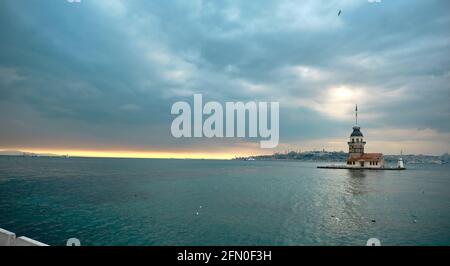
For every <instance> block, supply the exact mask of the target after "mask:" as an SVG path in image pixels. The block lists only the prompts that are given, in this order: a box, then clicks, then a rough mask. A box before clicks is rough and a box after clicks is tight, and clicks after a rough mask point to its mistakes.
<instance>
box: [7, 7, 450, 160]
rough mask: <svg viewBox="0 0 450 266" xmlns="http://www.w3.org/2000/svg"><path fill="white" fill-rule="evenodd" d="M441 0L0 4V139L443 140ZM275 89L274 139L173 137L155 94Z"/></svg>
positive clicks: (445, 53) (196, 149) (256, 96)
mask: <svg viewBox="0 0 450 266" xmlns="http://www.w3.org/2000/svg"><path fill="white" fill-rule="evenodd" d="M339 10H341V14H340V16H338V11H339ZM449 10H450V2H449V1H447V0H427V1H422V0H395V1H393V0H382V1H379V2H373V1H372V2H371V1H368V0H340V1H338V0H331V1H329V0H328V1H317V0H304V1H290V0H276V1H275V0H274V1H266V0H258V1H256V0H248V1H201V0H189V1H185V0H180V1H174V0H171V1H144V0H127V1H122V0H95V1H94V0H81V2H79V3H71V2H69V1H67V0H51V1H50V0H45V1H41V0H39V1H38V0H26V1H25V0H2V1H0V32H1V37H0V38H1V41H0V128H1V130H0V150H24V151H31V152H51V153H58V154H66V153H67V154H69V155H79V156H111V157H156V158H233V157H234V156H244V155H257V154H271V153H273V152H284V151H286V150H301V151H306V150H322V149H326V150H334V151H341V150H343V151H347V149H348V148H347V144H346V141H347V140H348V137H349V135H350V133H351V131H352V126H353V125H354V123H355V122H354V108H355V104H358V109H359V114H358V118H359V125H360V126H361V130H362V132H363V133H364V136H365V138H366V141H367V145H366V151H368V152H382V153H385V154H398V153H400V150H403V151H404V153H408V154H435V155H439V154H442V153H446V152H449V151H450V107H449V102H450V85H449V84H450V12H449ZM194 93H201V94H202V95H203V98H204V101H218V102H221V103H225V102H226V101H243V102H247V101H266V102H273V101H277V102H279V104H280V144H279V145H278V147H277V148H274V149H261V148H260V147H259V141H258V140H256V139H249V138H227V139H221V138H211V139H209V138H174V137H173V136H172V135H171V133H170V126H171V123H172V121H173V119H174V118H175V117H174V116H173V115H171V112H170V111H171V106H172V104H174V103H175V102H177V101H187V102H192V100H193V94H194Z"/></svg>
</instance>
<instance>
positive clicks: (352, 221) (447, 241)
mask: <svg viewBox="0 0 450 266" xmlns="http://www.w3.org/2000/svg"><path fill="white" fill-rule="evenodd" d="M315 167H316V164H314V163H304V162H282V161H273V162H261V161H253V162H245V161H214V160H211V161H210V160H150V159H87V158H69V159H63V158H21V157H0V228H5V229H7V230H10V231H13V232H15V233H16V234H17V235H19V236H20V235H25V236H28V237H31V238H34V239H37V240H39V241H42V242H45V243H48V244H50V245H65V243H66V240H67V239H68V238H71V237H76V238H78V239H80V241H81V244H82V245H365V243H366V241H367V239H369V238H372V237H376V238H379V239H380V240H381V241H382V244H383V245H450V167H449V166H448V165H420V166H419V165H416V166H411V165H409V166H408V167H409V170H407V171H348V170H327V169H316V168H315ZM197 212H198V214H197ZM372 220H375V221H376V222H373V221H372Z"/></svg>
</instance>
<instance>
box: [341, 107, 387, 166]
mask: <svg viewBox="0 0 450 266" xmlns="http://www.w3.org/2000/svg"><path fill="white" fill-rule="evenodd" d="M355 114H356V125H355V126H354V127H353V132H352V134H351V135H350V141H349V142H348V158H347V166H349V167H355V168H383V167H384V157H383V154H382V153H365V152H364V145H366V142H365V141H364V135H363V134H362V132H361V128H360V127H359V126H358V106H356V109H355Z"/></svg>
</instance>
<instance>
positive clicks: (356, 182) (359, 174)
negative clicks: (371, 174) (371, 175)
mask: <svg viewBox="0 0 450 266" xmlns="http://www.w3.org/2000/svg"><path fill="white" fill-rule="evenodd" d="M366 177H367V171H366V170H347V179H346V185H345V191H346V192H348V193H351V194H353V195H361V194H366V193H368V192H369V187H368V182H367V178H366Z"/></svg>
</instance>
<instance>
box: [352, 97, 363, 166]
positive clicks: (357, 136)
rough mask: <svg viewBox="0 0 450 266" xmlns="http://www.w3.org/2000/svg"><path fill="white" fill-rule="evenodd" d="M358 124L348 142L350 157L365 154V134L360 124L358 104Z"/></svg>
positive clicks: (356, 115) (356, 110)
mask: <svg viewBox="0 0 450 266" xmlns="http://www.w3.org/2000/svg"><path fill="white" fill-rule="evenodd" d="M355 118H356V124H355V126H354V127H353V132H352V134H351V135H350V141H349V142H348V158H349V159H352V158H359V157H361V156H362V155H363V154H364V145H366V142H365V141H364V135H363V134H362V132H361V128H360V127H359V126H358V105H356V108H355Z"/></svg>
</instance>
